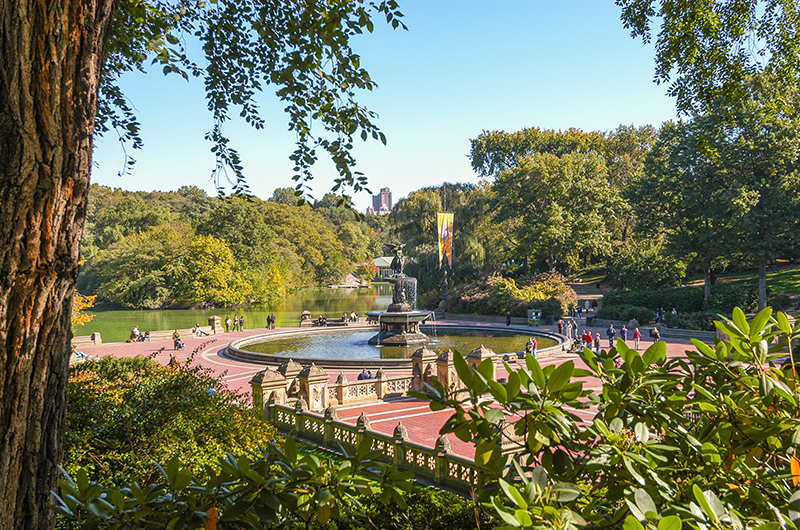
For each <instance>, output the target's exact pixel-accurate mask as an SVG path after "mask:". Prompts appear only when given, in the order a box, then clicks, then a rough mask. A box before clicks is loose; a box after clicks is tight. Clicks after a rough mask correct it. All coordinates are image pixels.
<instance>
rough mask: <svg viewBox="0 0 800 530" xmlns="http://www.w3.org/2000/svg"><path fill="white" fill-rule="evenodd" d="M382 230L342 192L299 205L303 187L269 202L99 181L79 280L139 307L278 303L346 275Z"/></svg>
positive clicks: (110, 300) (376, 246)
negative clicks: (107, 184) (116, 185)
mask: <svg viewBox="0 0 800 530" xmlns="http://www.w3.org/2000/svg"><path fill="white" fill-rule="evenodd" d="M382 235H383V226H382V220H379V219H367V220H359V219H356V217H355V215H354V214H353V211H352V210H351V209H348V208H347V205H346V204H339V198H338V197H337V196H336V195H333V194H328V195H326V196H325V197H323V198H322V199H320V200H318V201H316V202H315V203H314V204H313V205H311V204H308V203H306V204H303V205H300V206H298V205H297V199H296V197H295V195H294V190H284V189H279V190H276V191H275V194H274V196H273V198H271V199H269V200H266V201H263V200H260V199H258V198H255V197H246V198H242V197H227V198H218V197H208V196H207V195H206V194H205V193H204V192H203V191H202V190H200V189H198V188H196V187H187V186H185V187H183V188H181V189H179V190H178V191H176V192H151V193H145V192H129V191H123V190H120V189H111V188H108V187H104V186H98V185H92V187H91V190H90V194H89V207H88V212H87V223H86V230H85V234H84V238H83V241H82V244H81V254H82V257H83V258H84V259H85V263H84V265H83V267H82V270H81V274H80V276H79V279H78V288H79V290H80V291H81V292H82V293H85V294H96V295H97V297H98V298H97V300H98V303H105V304H110V305H114V306H122V307H132V308H165V307H189V306H203V305H231V304H241V303H245V302H250V303H263V304H269V303H273V302H276V301H278V300H280V299H281V298H283V296H284V295H285V294H286V292H287V291H290V290H292V289H297V288H300V287H304V286H309V285H324V284H329V283H339V282H340V281H341V280H342V278H343V277H344V276H345V275H346V274H348V273H350V272H352V271H353V270H354V269H355V268H356V267H357V266H358V265H359V264H361V263H363V262H365V261H367V260H368V259H369V258H370V257H372V256H375V255H380V252H381V237H382Z"/></svg>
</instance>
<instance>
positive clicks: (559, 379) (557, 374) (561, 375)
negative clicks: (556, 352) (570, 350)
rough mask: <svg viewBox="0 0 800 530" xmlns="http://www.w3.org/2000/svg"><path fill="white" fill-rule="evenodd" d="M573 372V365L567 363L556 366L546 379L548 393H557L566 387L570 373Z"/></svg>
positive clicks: (569, 362)
mask: <svg viewBox="0 0 800 530" xmlns="http://www.w3.org/2000/svg"><path fill="white" fill-rule="evenodd" d="M574 371H575V363H574V362H572V361H567V362H565V363H563V364H561V365H560V366H558V367H557V368H556V369H555V370H554V371H553V373H552V374H551V375H550V377H549V378H548V379H547V389H548V390H550V392H558V391H559V390H561V388H562V387H563V386H564V385H566V384H567V383H568V382H569V381H570V379H571V378H572V373H573V372H574Z"/></svg>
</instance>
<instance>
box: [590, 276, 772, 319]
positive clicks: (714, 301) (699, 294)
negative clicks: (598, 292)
mask: <svg viewBox="0 0 800 530" xmlns="http://www.w3.org/2000/svg"><path fill="white" fill-rule="evenodd" d="M703 296H704V288H703V286H687V287H670V288H667V289H646V290H643V291H629V290H624V289H613V290H611V291H609V292H607V293H605V295H603V305H610V306H615V305H634V306H642V307H649V308H651V309H653V310H655V309H658V308H660V307H663V308H664V309H665V310H666V311H671V310H672V309H673V308H674V309H675V310H677V311H678V312H680V313H696V312H699V311H706V312H710V313H714V312H717V313H726V314H730V312H731V311H732V310H733V308H734V307H741V308H742V309H744V310H745V311H753V310H754V309H755V308H756V307H758V291H757V290H756V287H755V286H754V285H751V284H724V283H723V284H716V285H712V286H711V296H710V297H709V299H708V300H706V301H704V300H703Z"/></svg>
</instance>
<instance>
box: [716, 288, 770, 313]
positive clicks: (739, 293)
mask: <svg viewBox="0 0 800 530" xmlns="http://www.w3.org/2000/svg"><path fill="white" fill-rule="evenodd" d="M734 307H740V308H741V309H742V310H743V311H745V312H747V313H749V312H752V311H755V310H756V309H758V287H757V286H755V285H752V284H738V283H735V284H734V283H723V284H719V285H714V286H712V288H711V296H710V297H709V298H708V300H706V301H705V302H703V311H706V312H709V313H725V314H731V312H732V311H733V308H734Z"/></svg>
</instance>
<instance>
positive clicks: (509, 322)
mask: <svg viewBox="0 0 800 530" xmlns="http://www.w3.org/2000/svg"><path fill="white" fill-rule="evenodd" d="M510 325H511V313H506V326H510Z"/></svg>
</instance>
